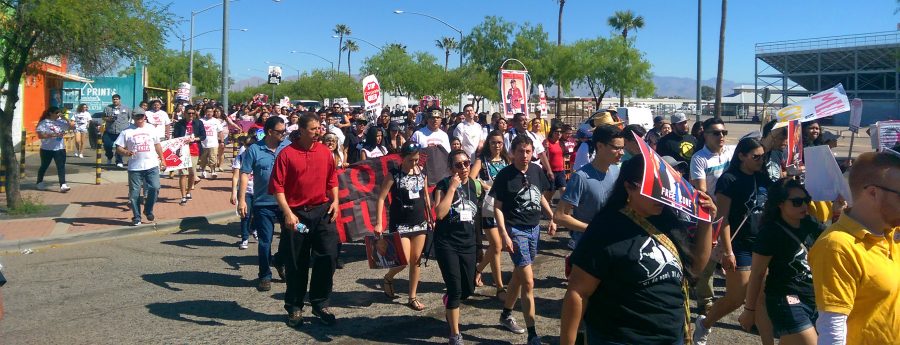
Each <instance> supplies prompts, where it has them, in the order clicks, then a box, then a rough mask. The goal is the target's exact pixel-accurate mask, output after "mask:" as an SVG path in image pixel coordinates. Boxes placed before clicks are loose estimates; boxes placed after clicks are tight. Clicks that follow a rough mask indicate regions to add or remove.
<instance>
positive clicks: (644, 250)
mask: <svg viewBox="0 0 900 345" xmlns="http://www.w3.org/2000/svg"><path fill="white" fill-rule="evenodd" d="M643 171H644V160H643V159H642V158H641V156H640V155H637V156H635V157H634V158H633V159H630V160H628V161H626V162H624V163H622V167H621V170H620V171H619V177H618V178H617V179H616V181H615V184H614V185H613V190H612V193H611V194H610V197H609V199H608V201H607V203H606V205H605V206H604V207H603V208H602V209H601V210H600V212H599V213H598V215H597V216H596V217H594V220H593V221H591V223H590V224H589V225H588V228H587V231H585V233H584V236H583V237H582V238H581V240H580V241H579V242H578V246H577V247H576V248H575V251H574V252H573V253H572V256H571V262H572V266H573V267H572V273H571V275H569V284H568V288H567V291H566V295H565V298H564V300H563V306H562V317H561V329H560V344H564V345H570V344H574V343H575V338H576V337H577V334H578V328H579V325H580V324H581V320H582V316H583V317H584V325H585V330H586V339H587V343H588V344H684V343H685V339H686V337H687V336H688V335H689V334H688V333H687V332H686V330H687V325H688V324H689V322H690V309H688V308H689V300H688V298H689V294H688V283H687V281H689V280H691V279H692V278H693V277H696V275H698V274H699V273H700V271H702V270H703V268H704V267H705V266H706V263H707V261H708V258H709V255H710V248H711V247H712V230H711V225H710V223H708V222H700V223H699V224H698V229H697V232H696V234H695V236H694V241H693V244H692V245H691V244H689V243H690V241H689V239H688V233H687V229H686V228H685V226H684V224H683V223H682V222H681V221H679V220H678V216H677V215H676V211H674V210H673V209H672V208H670V207H666V206H665V205H663V204H662V203H660V202H658V201H655V200H653V199H651V198H649V197H646V196H644V195H642V194H641V179H642V176H643ZM699 203H700V206H701V207H705V208H707V210H708V211H709V213H710V215H711V217H712V219H716V207H715V205H714V204H713V203H712V201H711V199H710V198H709V196H707V195H706V194H701V196H700V199H699Z"/></svg>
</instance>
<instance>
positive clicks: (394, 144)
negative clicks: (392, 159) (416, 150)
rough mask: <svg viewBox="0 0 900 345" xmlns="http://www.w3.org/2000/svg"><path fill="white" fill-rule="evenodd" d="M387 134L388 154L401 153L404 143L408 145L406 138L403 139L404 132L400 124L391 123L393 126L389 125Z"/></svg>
mask: <svg viewBox="0 0 900 345" xmlns="http://www.w3.org/2000/svg"><path fill="white" fill-rule="evenodd" d="M387 133H388V136H387V145H385V146H386V147H387V149H388V152H389V153H398V152H400V148H401V147H403V144H404V143H406V138H404V137H403V130H402V128H400V124H399V123H397V122H391V124H390V125H388V130H387Z"/></svg>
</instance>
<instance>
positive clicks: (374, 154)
mask: <svg viewBox="0 0 900 345" xmlns="http://www.w3.org/2000/svg"><path fill="white" fill-rule="evenodd" d="M362 150H363V152H365V153H366V159H369V158H378V157H381V156H384V155H386V154H387V148H385V147H384V146H376V147H374V148H372V150H367V149H366V148H365V146H363V148H362Z"/></svg>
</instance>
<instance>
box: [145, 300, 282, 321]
mask: <svg viewBox="0 0 900 345" xmlns="http://www.w3.org/2000/svg"><path fill="white" fill-rule="evenodd" d="M146 307H147V311H149V312H150V313H151V314H153V315H156V316H159V317H162V318H166V319H169V320H175V321H183V322H192V323H195V324H198V325H203V326H224V325H225V324H224V323H222V322H220V321H219V320H227V321H251V320H252V321H260V322H280V321H284V316H283V315H270V314H263V313H260V312H256V311H253V310H250V309H247V308H244V307H242V306H241V305H239V304H237V302H234V301H212V300H196V301H183V302H171V303H151V304H148V305H146Z"/></svg>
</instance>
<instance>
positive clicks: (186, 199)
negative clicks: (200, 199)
mask: <svg viewBox="0 0 900 345" xmlns="http://www.w3.org/2000/svg"><path fill="white" fill-rule="evenodd" d="M187 201H188V198H181V201H180V202H178V204H179V205H181V206H184V204H187Z"/></svg>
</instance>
